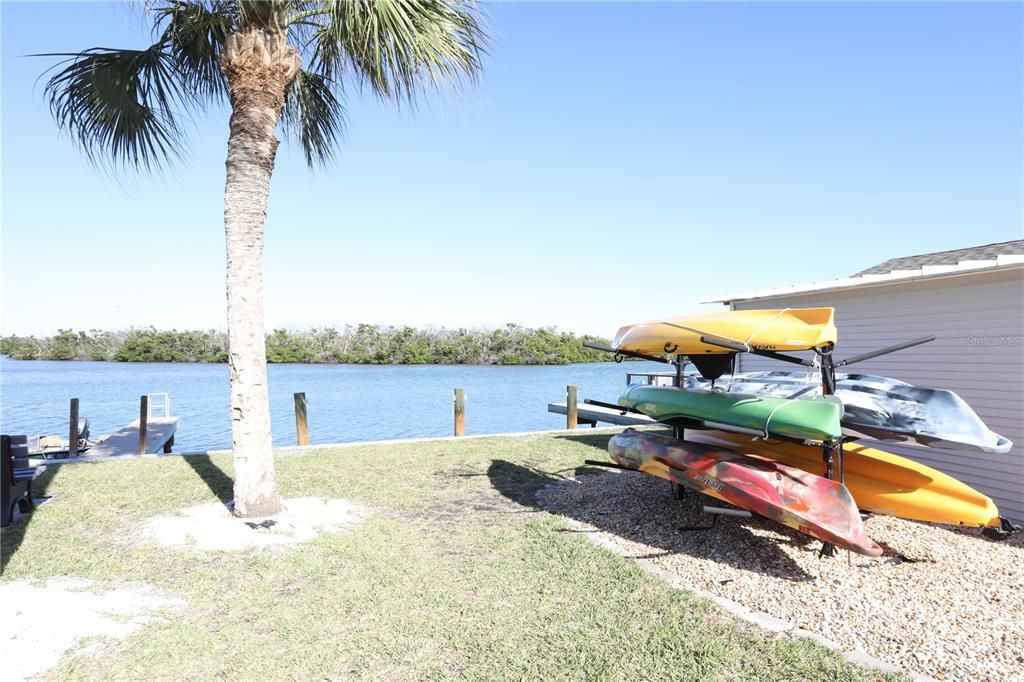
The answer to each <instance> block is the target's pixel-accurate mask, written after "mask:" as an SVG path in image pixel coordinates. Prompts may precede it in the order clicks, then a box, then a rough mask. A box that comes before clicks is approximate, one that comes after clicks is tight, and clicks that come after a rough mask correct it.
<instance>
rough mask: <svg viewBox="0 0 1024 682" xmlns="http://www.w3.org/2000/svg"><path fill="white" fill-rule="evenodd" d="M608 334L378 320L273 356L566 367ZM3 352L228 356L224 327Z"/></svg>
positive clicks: (79, 337)
mask: <svg viewBox="0 0 1024 682" xmlns="http://www.w3.org/2000/svg"><path fill="white" fill-rule="evenodd" d="M584 341H587V342H591V343H598V344H601V345H603V346H607V345H608V341H607V339H602V338H598V337H594V336H577V335H576V334H572V333H568V332H560V331H558V330H556V329H553V328H544V329H531V328H528V327H522V326H519V325H516V324H508V325H505V326H504V327H501V328H499V329H494V330H468V329H454V330H453V329H414V328H412V327H382V326H377V325H370V324H359V325H354V326H350V325H346V326H345V327H344V328H342V329H336V328H334V327H327V328H325V329H312V330H308V331H287V330H284V329H277V330H275V331H274V332H273V333H271V334H269V335H267V361H268V362H299V363H355V364H378V365H396V364H397V365H413V364H455V365H559V364H567V363H572V362H605V361H608V360H609V359H611V358H610V356H609V355H608V354H606V353H602V352H600V351H595V350H591V349H588V348H584V347H583V342H584ZM0 354H3V355H7V356H8V357H10V358H12V359H15V360H100V361H112V362H227V334H225V333H224V332H218V331H213V330H210V331H177V330H171V331H159V330H157V329H154V328H152V327H150V328H147V329H129V330H125V331H117V332H111V331H103V330H98V329H92V330H90V331H88V332H85V331H74V330H71V329H62V330H60V331H59V332H58V333H57V334H56V335H55V336H50V337H35V336H14V335H11V336H7V337H4V338H0Z"/></svg>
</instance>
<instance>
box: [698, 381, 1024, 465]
mask: <svg viewBox="0 0 1024 682" xmlns="http://www.w3.org/2000/svg"><path fill="white" fill-rule="evenodd" d="M687 382H688V384H689V385H690V387H692V388H708V387H709V385H710V383H711V382H709V381H707V380H706V379H703V378H701V377H699V376H694V375H689V376H687ZM714 390H716V391H725V392H728V393H746V394H752V395H759V396H771V397H774V398H798V399H799V398H814V397H817V396H820V395H821V378H820V375H819V374H818V373H817V372H810V373H809V372H781V371H779V372H747V373H744V374H736V375H733V376H723V377H721V378H720V379H718V380H717V381H716V382H715V383H714ZM836 397H837V398H839V399H840V400H841V401H842V403H843V407H844V410H843V416H842V420H841V423H842V429H843V434H844V435H846V436H850V437H852V438H872V439H875V440H881V441H887V442H902V443H911V444H917V445H924V446H927V447H930V448H945V449H953V450H974V451H977V452H988V453H994V454H1000V455H1001V454H1004V453H1006V452H1009V451H1010V448H1012V447H1013V442H1012V441H1011V440H1010V439H1009V438H1005V437H1004V436H1000V435H999V434H998V433H995V432H994V431H992V430H991V429H989V428H988V427H987V426H986V425H985V422H983V421H982V420H981V417H979V416H978V415H977V413H976V412H975V411H974V410H972V409H971V406H970V405H968V404H967V403H966V402H965V401H964V399H963V398H961V397H960V396H958V395H957V394H956V393H953V392H952V391H947V390H945V389H938V388H921V387H919V386H914V385H913V384H908V383H907V382H905V381H900V380H898V379H891V378H889V377H883V376H875V375H872V374H836Z"/></svg>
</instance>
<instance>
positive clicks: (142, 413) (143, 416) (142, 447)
mask: <svg viewBox="0 0 1024 682" xmlns="http://www.w3.org/2000/svg"><path fill="white" fill-rule="evenodd" d="M148 428H149V396H148V395H144V396H142V397H140V398H139V448H138V451H139V454H140V455H144V454H146V430H147V429H148Z"/></svg>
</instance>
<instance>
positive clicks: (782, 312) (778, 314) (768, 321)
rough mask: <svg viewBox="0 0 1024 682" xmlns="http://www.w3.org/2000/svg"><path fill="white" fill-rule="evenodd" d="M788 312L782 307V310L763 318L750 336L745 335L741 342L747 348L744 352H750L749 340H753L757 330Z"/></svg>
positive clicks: (787, 309)
mask: <svg viewBox="0 0 1024 682" xmlns="http://www.w3.org/2000/svg"><path fill="white" fill-rule="evenodd" d="M788 312H789V308H783V309H782V310H780V311H779V312H777V313H775V314H774V315H772V316H771V317H769V318H768V319H767V320H765V321H764V322H762V323H761V325H760V326H759V327H758V328H757V329H755V330H754V331H753V333H752V334H751V335H750V336H748V337H747V340H746V341H744V342H743V345H744V346H745V347H746V349H747V350H746V352H747V353H749V352H750V342H751V341H753V340H754V337H755V336H757V335H758V333H759V332H760V331H761V330H762V329H764V328H765V327H767V326H768V325H770V324H771V323H772V322H774V321H775V320H777V319H779V318H780V317H781V316H782V315H784V314H786V313H788Z"/></svg>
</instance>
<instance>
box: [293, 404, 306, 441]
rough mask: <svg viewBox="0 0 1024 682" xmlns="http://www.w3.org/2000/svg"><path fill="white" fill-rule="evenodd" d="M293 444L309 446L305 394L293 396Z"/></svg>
mask: <svg viewBox="0 0 1024 682" xmlns="http://www.w3.org/2000/svg"><path fill="white" fill-rule="evenodd" d="M295 442H296V443H297V444H298V445H309V421H308V417H307V413H306V394H305V393H296V394H295Z"/></svg>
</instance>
